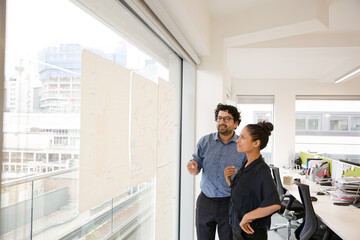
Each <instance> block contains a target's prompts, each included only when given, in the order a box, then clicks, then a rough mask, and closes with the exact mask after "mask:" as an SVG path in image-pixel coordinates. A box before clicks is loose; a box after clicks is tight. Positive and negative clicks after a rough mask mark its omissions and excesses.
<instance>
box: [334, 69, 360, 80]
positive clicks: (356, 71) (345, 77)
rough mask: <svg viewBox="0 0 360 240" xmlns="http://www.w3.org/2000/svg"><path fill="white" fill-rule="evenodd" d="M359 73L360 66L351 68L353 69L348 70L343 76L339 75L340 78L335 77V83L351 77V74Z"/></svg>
mask: <svg viewBox="0 0 360 240" xmlns="http://www.w3.org/2000/svg"><path fill="white" fill-rule="evenodd" d="M359 73H360V67H359V68H357V69H355V70H353V71H351V72H349V73H348V74H346V75H345V76H343V77H341V78H339V79H336V80H335V83H339V82H342V81H344V80H346V79H349V78H351V77H353V76H355V75H356V74H359Z"/></svg>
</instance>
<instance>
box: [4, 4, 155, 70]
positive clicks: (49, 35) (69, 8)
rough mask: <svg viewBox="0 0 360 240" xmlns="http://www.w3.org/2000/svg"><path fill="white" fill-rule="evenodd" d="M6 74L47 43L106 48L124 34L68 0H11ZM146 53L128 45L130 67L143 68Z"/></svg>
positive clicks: (8, 20)
mask: <svg viewBox="0 0 360 240" xmlns="http://www.w3.org/2000/svg"><path fill="white" fill-rule="evenodd" d="M6 25H7V26H6V52H5V54H6V55H5V56H6V62H5V64H6V73H5V75H9V74H12V72H13V69H14V66H16V65H18V64H19V59H20V58H22V59H28V58H29V59H36V58H37V55H38V52H39V51H40V50H41V49H44V48H45V47H47V46H54V45H57V44H60V43H80V44H82V45H83V46H85V47H93V48H97V49H102V50H106V48H110V49H111V47H112V46H115V45H117V43H119V41H120V39H121V38H120V36H118V35H116V34H115V33H114V32H113V31H111V30H110V29H108V28H107V27H106V26H104V25H103V24H101V23H100V22H98V21H97V20H95V19H94V18H93V17H91V16H90V15H88V14H87V13H85V12H84V11H83V10H81V9H80V8H78V7H77V6H76V5H74V4H73V3H71V2H70V1H68V0H33V1H28V0H11V1H8V2H7V19H6ZM146 58H149V57H147V56H146V55H145V54H139V52H138V50H137V49H136V48H135V47H134V46H132V45H130V44H128V68H139V67H141V66H142V65H143V64H144V62H145V59H146Z"/></svg>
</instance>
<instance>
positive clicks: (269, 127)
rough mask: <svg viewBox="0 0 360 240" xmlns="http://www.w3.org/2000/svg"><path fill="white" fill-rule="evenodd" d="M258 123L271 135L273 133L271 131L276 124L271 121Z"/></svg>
mask: <svg viewBox="0 0 360 240" xmlns="http://www.w3.org/2000/svg"><path fill="white" fill-rule="evenodd" d="M258 125H259V126H260V127H261V128H262V129H264V131H265V132H266V133H267V134H268V135H269V136H270V135H271V131H272V130H274V125H273V124H272V123H271V122H265V121H262V122H258Z"/></svg>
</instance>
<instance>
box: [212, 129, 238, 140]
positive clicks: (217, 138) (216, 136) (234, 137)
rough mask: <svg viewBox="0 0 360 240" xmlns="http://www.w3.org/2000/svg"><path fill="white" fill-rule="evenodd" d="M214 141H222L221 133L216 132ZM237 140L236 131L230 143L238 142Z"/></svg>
mask: <svg viewBox="0 0 360 240" xmlns="http://www.w3.org/2000/svg"><path fill="white" fill-rule="evenodd" d="M214 139H215V141H217V140H219V141H220V138H219V132H216V133H215V136H214ZM237 139H238V136H237V135H236V134H235V131H234V132H233V136H232V138H231V139H230V141H229V142H236V141H237Z"/></svg>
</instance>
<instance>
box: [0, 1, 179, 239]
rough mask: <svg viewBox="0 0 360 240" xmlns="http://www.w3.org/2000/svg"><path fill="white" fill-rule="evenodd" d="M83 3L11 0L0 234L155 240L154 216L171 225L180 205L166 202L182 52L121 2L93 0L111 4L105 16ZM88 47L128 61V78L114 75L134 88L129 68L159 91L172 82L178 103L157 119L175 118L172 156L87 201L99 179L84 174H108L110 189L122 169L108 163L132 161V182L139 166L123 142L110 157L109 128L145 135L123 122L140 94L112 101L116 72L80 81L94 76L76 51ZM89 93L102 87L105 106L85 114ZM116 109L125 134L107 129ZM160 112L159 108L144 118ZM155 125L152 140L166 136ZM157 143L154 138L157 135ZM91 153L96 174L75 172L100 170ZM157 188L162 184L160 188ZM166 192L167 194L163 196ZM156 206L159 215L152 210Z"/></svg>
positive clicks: (170, 198)
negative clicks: (120, 155) (150, 171)
mask: <svg viewBox="0 0 360 240" xmlns="http://www.w3.org/2000/svg"><path fill="white" fill-rule="evenodd" d="M79 2H80V1H79ZM81 2H82V3H81V4H80V3H78V1H67V0H52V1H48V0H35V1H26V0H11V1H7V9H6V17H7V21H6V24H7V26H6V54H5V86H4V88H5V91H4V102H5V104H4V113H3V119H4V121H3V122H4V123H3V132H4V144H3V152H2V156H3V157H2V166H1V167H2V176H1V211H0V212H1V219H0V222H1V224H0V238H1V239H29V238H31V239H104V238H105V237H108V236H111V235H113V234H118V235H117V236H120V238H121V239H155V235H156V234H157V232H156V231H157V228H156V226H155V222H156V221H159V220H158V219H160V220H161V218H163V219H165V220H167V219H168V218H169V217H168V216H170V220H171V221H168V223H169V228H166V231H167V232H168V231H170V232H171V231H172V230H173V228H172V226H177V222H176V219H177V216H176V214H178V213H177V212H176V211H175V210H176V208H174V207H173V206H172V204H173V202H176V199H177V198H178V190H177V189H173V186H177V185H178V184H177V182H175V183H174V182H173V181H178V180H177V179H175V178H173V176H177V174H176V171H177V169H176V167H177V166H178V164H176V163H177V162H178V161H179V151H180V149H179V148H180V147H179V146H180V144H179V139H180V137H179V136H180V123H179V122H180V93H181V89H180V82H181V81H180V67H181V59H180V58H179V57H178V56H177V55H176V54H174V52H173V51H172V50H171V49H170V48H169V47H168V46H167V45H166V44H164V43H163V42H162V41H161V40H160V39H159V38H158V37H157V36H155V35H154V33H153V32H152V31H149V29H147V28H145V26H144V25H143V24H142V23H141V21H139V20H137V19H135V17H133V16H132V15H131V14H130V13H129V12H128V11H127V10H126V9H125V7H123V6H122V5H121V4H119V2H117V1H101V2H100V1H99V3H98V4H102V5H101V6H102V7H103V8H108V9H107V10H106V9H105V13H108V14H105V15H102V13H101V11H99V12H95V10H99V9H100V10H101V9H102V8H99V7H96V6H94V5H92V2H93V1H81ZM84 2H85V3H84ZM86 2H87V3H88V5H87V4H86ZM74 3H76V4H74ZM95 5H96V3H95ZM79 6H81V8H79ZM110 10H111V11H110ZM89 13H91V15H89ZM111 13H114V16H112V17H113V18H112V20H113V21H112V22H109V21H110V20H109V19H107V17H109V16H110V15H111ZM115 23H117V24H118V25H116V24H115ZM141 42H144V44H141ZM152 46H153V48H151V47H152ZM84 50H85V51H87V52H91V53H92V54H96V57H98V58H99V59H108V60H109V61H106V63H108V62H110V61H111V62H113V63H116V64H117V65H114V66H116V67H117V66H122V67H123V68H122V69H125V68H126V69H128V70H129V73H130V75H129V76H131V78H128V79H125V80H124V79H120V77H119V79H118V81H125V82H126V81H129V82H130V81H131V84H129V86H130V87H131V88H129V89H130V90H131V92H132V93H134V92H136V91H137V90H143V89H140V88H142V86H140V87H136V86H139V85H135V84H134V81H135V80H134V78H135V76H140V77H138V78H141V79H144V81H145V83H146V84H148V83H149V82H151V84H152V85H153V86H155V87H154V89H155V90H156V92H155V93H156V94H157V91H160V90H158V89H159V88H160V87H159V81H160V80H159V79H160V78H161V79H162V80H161V81H164V82H167V83H169V86H171V89H172V91H173V92H172V93H173V95H172V96H166V97H169V98H168V99H167V101H168V103H171V104H172V106H170V107H171V109H174V112H173V113H174V115H173V116H171V117H173V118H171V119H167V118H165V119H164V118H163V119H162V120H163V122H161V123H162V124H163V127H164V126H165V125H166V124H168V126H165V127H169V125H171V126H170V127H171V132H170V134H169V135H166V136H167V137H169V139H167V141H168V142H170V143H173V145H171V147H170V148H169V149H168V151H167V153H168V155H167V156H168V159H169V161H168V162H166V163H162V164H161V165H160V164H158V165H156V167H157V168H156V169H155V167H154V171H153V172H154V175H151V176H150V177H148V178H146V179H145V180H143V181H141V182H136V184H133V183H130V180H129V184H128V185H127V188H126V189H124V190H123V191H121V192H115V190H114V192H113V193H112V192H110V193H109V194H108V195H109V197H108V198H106V199H105V200H104V201H101V202H96V204H90V205H89V204H86V202H90V201H91V202H93V200H94V199H96V198H99V197H100V196H99V195H101V194H100V193H99V194H98V195H97V194H93V196H92V197H89V198H88V199H84V198H81V194H82V193H84V192H85V193H86V192H89V191H93V190H94V188H95V187H96V186H94V185H92V186H89V185H90V184H86V182H85V183H84V181H83V179H95V180H98V181H100V179H105V180H106V183H107V184H106V186H103V188H113V189H116V188H117V186H118V185H120V184H123V182H122V179H121V176H114V175H112V173H114V172H116V171H118V169H117V168H116V167H118V165H116V166H113V165H112V164H113V163H118V162H125V163H129V162H131V163H132V165H131V167H132V168H131V169H132V172H131V174H133V175H130V177H131V180H133V179H135V178H136V177H137V175H136V174H141V173H142V172H141V170H142V169H141V167H142V166H141V162H136V164H137V165H136V164H135V163H134V161H132V160H133V159H134V158H135V156H138V155H139V152H138V151H140V150H141V149H140V150H139V149H138V148H131V149H130V147H129V148H128V149H127V150H129V154H128V156H126V157H125V159H117V156H118V155H117V154H116V155H111V156H110V155H109V152H111V151H114V150H115V152H116V149H115V148H114V147H113V145H116V142H115V143H113V144H111V141H110V140H111V139H109V136H110V137H114V139H118V138H119V136H122V134H123V135H124V136H126V137H125V139H124V142H125V143H127V144H129V146H133V145H134V142H136V141H137V140H138V139H140V138H142V137H143V136H137V137H136V138H135V137H133V136H134V135H132V133H130V131H129V130H128V129H131V124H133V125H134V124H135V123H134V122H135V120H136V118H134V116H133V115H131V111H132V113H134V111H135V110H134V109H135V108H134V107H135V106H136V104H139V102H137V103H134V102H131V99H130V97H129V99H128V100H129V103H130V104H127V107H128V108H129V111H125V110H124V108H121V107H120V104H119V101H118V99H121V97H122V95H121V92H120V91H119V93H118V95H116V94H115V95H114V89H119V90H121V91H122V90H123V89H122V88H116V86H118V85H119V84H118V82H115V83H114V84H113V85H111V84H109V83H108V82H107V79H109V77H112V78H114V76H113V75H111V73H109V72H106V71H105V72H104V74H103V76H100V77H99V76H97V78H96V79H97V82H96V84H97V85H96V86H97V88H94V89H90V90H89V89H84V86H85V85H86V84H88V82H89V81H91V80H93V79H92V78H91V77H86V76H84V75H83V74H84V68H86V69H89V66H88V65H84V59H83V58H82V56H83V55H82V54H83V52H84ZM113 63H111V64H113ZM100 66H102V65H94V66H93V68H94V72H101V70H99V69H98V68H100ZM170 69H171V70H170ZM109 75H111V76H109ZM119 76H120V75H119ZM115 77H116V76H115ZM84 80H85V81H86V84H85V82H83V81H84ZM87 86H89V85H87ZM91 86H93V85H91ZM99 89H105V90H104V91H100V90H99ZM146 90H147V89H145V92H146ZM148 92H149V94H150V93H153V92H154V91H150V90H149V91H148ZM88 93H89V94H88ZM87 94H88V95H89V96H90V97H88V96H87ZM94 95H97V96H99V95H101V98H98V99H101V100H102V101H103V102H104V105H103V106H105V107H102V108H101V109H96V111H94V112H90V113H88V115H86V114H84V112H83V110H84V109H89V107H88V106H93V105H95V104H96V102H90V101H89V102H85V105H86V106H87V107H85V106H84V104H83V105H82V103H84V98H85V97H88V98H87V99H90V100H91V99H93V98H91V96H94ZM114 96H115V97H114ZM129 96H131V95H130V94H129ZM154 96H155V95H154ZM156 96H160V93H159V95H156ZM132 97H133V95H132ZM172 97H173V98H174V99H173V98H172ZM159 98H160V97H159ZM158 101H159V102H160V100H158ZM140 104H142V105H144V106H149V105H152V106H155V107H156V108H157V107H158V105H161V104H160V103H159V104H158V102H152V103H150V102H148V101H145V100H143V101H142V102H140ZM126 109H127V108H126ZM159 109H161V106H160V107H159ZM113 113H116V115H112V114H113ZM119 116H120V117H121V116H125V117H124V119H126V120H128V121H129V123H128V125H127V126H125V128H126V130H127V131H125V132H120V131H119V132H116V130H114V129H108V128H109V126H117V125H116V124H114V122H112V120H113V119H114V118H118V117H119ZM157 117H158V116H157V115H156V114H155V115H152V116H148V117H147V119H143V121H144V123H145V122H147V121H149V120H150V119H151V118H157ZM134 119H135V120H134ZM155 122H156V121H155ZM103 123H105V124H103ZM91 124H93V125H91ZM96 124H97V125H96ZM111 124H113V125H111ZM117 124H118V125H121V122H117ZM89 125H91V126H96V131H95V130H94V131H93V132H91V131H88V132H84V131H83V129H88V126H89ZM155 125H156V124H155ZM145 131H146V129H145ZM156 131H157V128H156V126H155V132H152V133H151V134H152V136H154V137H155V138H157V137H158V135H160V134H164V133H158V132H156ZM140 133H141V132H140ZM144 134H145V133H144ZM94 136H95V137H94ZM145 137H147V136H145ZM93 140H94V142H92V141H93ZM154 141H155V144H156V141H157V139H154ZM84 142H86V143H89V142H90V145H89V146H90V147H88V150H89V151H88V152H89V154H87V155H85V154H83V155H81V154H80V152H81V149H80V147H82V148H83V149H84V148H86V147H87V146H86V145H84V144H83V145H82V144H81V143H84ZM104 142H107V143H108V144H105V145H104V144H103V143H104ZM99 146H102V147H99ZM94 148H97V149H96V154H97V155H96V156H94V155H92V152H91V150H92V149H94ZM118 151H122V149H121V148H119V149H118ZM85 152H86V151H85ZM83 153H84V151H83ZM100 153H101V156H99V154H100ZM93 159H98V160H100V159H101V161H97V162H96V164H97V165H96V166H98V167H99V168H98V169H97V171H96V174H93V173H90V172H86V171H81V169H88V167H94V168H96V166H90V164H93V163H94V162H93V161H92V160H93ZM135 165H136V166H135ZM135 167H138V169H135ZM134 169H135V170H138V172H136V173H135V170H134ZM155 170H156V171H155ZM165 170H166V171H165ZM89 174H91V175H89ZM129 179H130V178H129ZM161 183H166V184H170V188H164V189H165V190H164V189H163V188H161ZM159 184H160V185H159ZM159 186H160V187H159ZM161 191H166V195H165V193H164V192H161ZM173 193H174V195H172V194H173ZM162 194H163V195H162ZM164 196H166V198H167V199H162V197H164ZM169 202H170V205H169ZM159 203H161V204H162V207H166V209H167V210H168V209H170V211H168V212H167V214H168V215H167V216H163V213H162V212H161V211H159V210H158V209H159ZM80 205H81V206H82V207H81V206H80ZM158 213H160V214H161V215H160V216H158V217H157V216H156V215H157V214H158ZM173 219H174V221H172V220H173ZM159 229H160V228H159ZM169 229H170V230H169ZM174 229H175V230H174V232H175V231H176V228H174ZM174 232H172V233H173V234H175V233H174ZM173 236H174V237H175V235H173Z"/></svg>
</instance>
